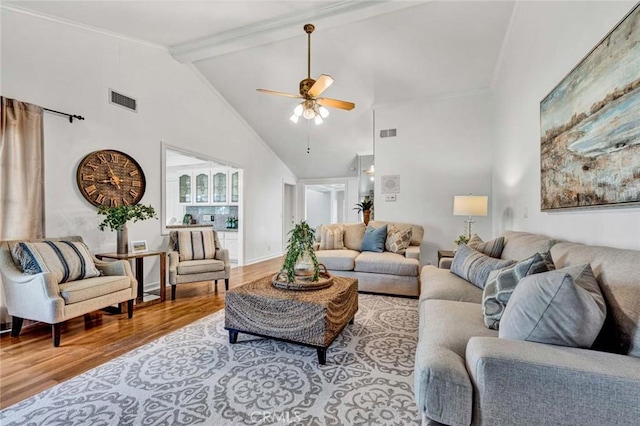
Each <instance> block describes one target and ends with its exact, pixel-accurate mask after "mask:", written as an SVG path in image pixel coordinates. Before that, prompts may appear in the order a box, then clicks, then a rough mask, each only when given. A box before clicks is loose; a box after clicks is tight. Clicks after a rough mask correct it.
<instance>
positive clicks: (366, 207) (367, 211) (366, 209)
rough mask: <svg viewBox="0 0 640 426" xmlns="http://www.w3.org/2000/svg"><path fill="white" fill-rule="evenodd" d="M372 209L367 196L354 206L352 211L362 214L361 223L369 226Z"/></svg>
mask: <svg viewBox="0 0 640 426" xmlns="http://www.w3.org/2000/svg"><path fill="white" fill-rule="evenodd" d="M372 209H373V200H372V199H371V198H369V196H368V195H367V196H365V197H364V198H363V199H362V201H361V202H359V203H358V204H356V206H355V207H354V208H353V210H357V211H358V213H360V212H362V221H363V222H364V224H365V225H368V224H369V219H370V218H371V210H372Z"/></svg>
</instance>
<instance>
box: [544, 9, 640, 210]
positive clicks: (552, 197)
mask: <svg viewBox="0 0 640 426" xmlns="http://www.w3.org/2000/svg"><path fill="white" fill-rule="evenodd" d="M540 163H541V170H540V172H541V173H540V174H541V209H542V210H555V209H563V208H580V207H605V206H618V207H620V206H626V205H637V204H640V5H636V6H635V8H634V9H633V10H632V11H631V12H630V13H629V14H628V15H627V16H626V17H625V18H624V19H623V20H622V21H621V22H620V23H619V24H618V25H617V26H616V27H615V28H614V29H613V30H612V31H611V32H610V33H609V34H608V35H607V36H606V37H605V38H604V39H603V40H602V41H601V42H600V43H599V44H598V45H597V46H596V47H595V48H594V49H593V50H592V51H591V52H590V53H589V54H588V55H587V56H586V57H585V58H584V59H583V60H582V61H581V62H580V63H579V64H578V65H577V66H576V67H575V68H574V69H573V70H572V71H571V72H570V73H569V74H568V75H567V76H566V77H565V78H564V80H562V81H561V82H560V83H559V84H558V85H557V86H556V87H555V88H554V89H553V90H552V91H551V93H549V94H548V95H547V97H545V98H544V99H543V100H542V101H541V102H540Z"/></svg>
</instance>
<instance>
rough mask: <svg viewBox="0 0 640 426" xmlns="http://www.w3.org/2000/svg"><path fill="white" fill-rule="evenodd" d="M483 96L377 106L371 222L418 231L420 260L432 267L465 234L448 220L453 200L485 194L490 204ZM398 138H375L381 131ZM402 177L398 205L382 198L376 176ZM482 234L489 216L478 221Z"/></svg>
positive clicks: (455, 220)
mask: <svg viewBox="0 0 640 426" xmlns="http://www.w3.org/2000/svg"><path fill="white" fill-rule="evenodd" d="M489 102H490V96H489V94H488V93H479V94H475V95H468V96H459V97H451V98H444V99H442V98H441V99H431V100H423V101H420V102H413V103H407V104H404V105H393V106H388V107H384V106H382V107H376V146H375V152H376V163H375V167H376V176H375V206H374V207H375V218H376V220H389V221H397V222H408V223H414V224H419V225H422V226H424V228H425V236H424V240H423V243H422V250H421V251H422V263H423V264H424V263H428V262H431V263H432V264H436V261H437V250H438V249H452V248H453V247H454V244H453V241H454V240H455V239H456V237H457V236H458V235H460V234H462V233H464V219H465V218H464V217H460V216H453V197H454V195H466V194H469V193H473V194H474V195H488V196H489V206H491V202H492V197H491V134H492V133H491V131H492V129H491V115H490V110H489ZM389 128H395V129H397V137H395V138H380V137H379V136H380V129H389ZM385 175H399V176H400V193H398V194H397V201H395V202H387V201H385V194H382V193H381V185H380V182H381V177H382V176H385ZM474 231H476V232H477V233H478V234H479V235H480V236H481V237H483V238H485V239H489V238H490V237H491V236H492V234H493V233H492V229H491V218H490V217H479V218H476V224H475V227H474Z"/></svg>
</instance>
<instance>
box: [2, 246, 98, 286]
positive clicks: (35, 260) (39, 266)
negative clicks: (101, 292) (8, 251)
mask: <svg viewBox="0 0 640 426" xmlns="http://www.w3.org/2000/svg"><path fill="white" fill-rule="evenodd" d="M12 255H13V258H14V259H15V260H16V261H17V262H18V263H19V264H20V266H21V267H22V271H23V272H24V273H25V274H39V273H42V272H50V273H51V274H52V275H53V277H54V278H55V280H56V282H57V283H65V282H69V281H75V280H83V279H85V278H92V277H97V276H99V275H100V271H98V269H97V268H96V265H95V263H94V262H93V256H92V255H91V253H90V252H89V248H88V247H87V246H86V245H85V244H84V243H83V242H81V241H50V240H44V241H39V242H21V243H18V244H16V245H15V246H14V248H13V253H12Z"/></svg>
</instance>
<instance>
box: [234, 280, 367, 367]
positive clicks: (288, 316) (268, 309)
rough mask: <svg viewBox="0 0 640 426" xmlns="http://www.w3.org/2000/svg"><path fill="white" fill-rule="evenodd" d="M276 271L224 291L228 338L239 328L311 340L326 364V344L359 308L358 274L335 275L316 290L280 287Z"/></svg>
mask: <svg viewBox="0 0 640 426" xmlns="http://www.w3.org/2000/svg"><path fill="white" fill-rule="evenodd" d="M272 278H273V276H272V275H269V276H267V277H264V278H261V279H259V280H256V281H252V282H250V283H247V284H244V285H242V286H240V287H235V288H232V289H230V290H229V291H228V292H227V294H226V296H225V327H224V328H225V329H227V330H229V342H230V343H236V341H237V338H238V333H247V334H252V335H254V336H260V337H269V338H273V339H277V340H283V341H286V342H292V343H298V344H301V345H305V346H311V347H314V348H316V349H317V351H318V362H319V363H320V364H325V363H326V360H327V348H328V347H329V346H330V345H331V342H333V340H334V339H335V338H336V336H337V335H338V334H340V332H341V331H342V329H343V328H344V327H345V326H346V325H347V324H348V323H350V324H353V318H354V316H355V314H356V312H357V311H358V280H357V279H356V278H345V277H337V276H334V277H333V285H332V286H331V287H328V288H325V289H321V290H313V291H295V290H281V289H278V288H275V287H274V286H273V285H272V284H271V280H272Z"/></svg>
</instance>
